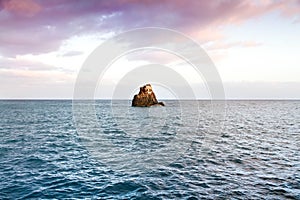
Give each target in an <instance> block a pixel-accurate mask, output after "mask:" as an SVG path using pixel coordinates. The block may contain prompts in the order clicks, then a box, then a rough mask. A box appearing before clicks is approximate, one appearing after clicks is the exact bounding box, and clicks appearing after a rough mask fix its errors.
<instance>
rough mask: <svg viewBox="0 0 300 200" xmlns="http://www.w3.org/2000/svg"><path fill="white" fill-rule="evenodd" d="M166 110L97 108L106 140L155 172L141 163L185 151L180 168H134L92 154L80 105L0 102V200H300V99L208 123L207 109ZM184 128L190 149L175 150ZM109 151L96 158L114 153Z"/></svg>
mask: <svg viewBox="0 0 300 200" xmlns="http://www.w3.org/2000/svg"><path fill="white" fill-rule="evenodd" d="M165 103H166V105H167V106H166V107H151V108H133V107H130V106H129V105H130V102H128V101H120V102H118V103H115V104H113V105H114V106H113V110H111V105H112V104H111V102H110V101H96V103H95V106H96V110H97V116H96V118H97V120H99V122H100V125H101V127H100V129H101V130H103V134H107V135H108V137H107V140H111V141H113V142H112V143H114V144H115V146H118V147H120V148H121V149H122V151H123V152H127V154H126V155H131V153H132V154H133V155H136V156H137V157H136V158H135V161H134V163H136V162H137V163H140V164H144V165H147V163H148V161H145V157H139V156H140V155H142V154H145V155H155V152H156V151H157V150H158V149H160V148H163V147H166V146H168V144H169V146H168V148H169V150H170V152H171V153H170V154H166V155H165V156H172V155H174V152H175V151H174V152H172V149H176V152H177V151H180V154H178V155H177V154H175V155H176V156H177V157H176V158H175V157H174V159H173V160H172V162H171V161H170V160H168V159H167V157H164V159H162V160H158V161H160V162H156V163H155V166H154V167H153V168H150V169H149V168H147V170H143V169H144V168H139V169H138V170H131V168H130V167H131V166H133V163H131V164H130V165H126V164H127V163H129V161H128V160H126V158H121V159H116V158H120V157H118V156H117V155H113V154H109V153H108V157H104V156H103V155H106V154H100V157H99V156H98V157H97V155H98V154H95V152H92V149H91V148H90V146H88V145H87V143H86V141H85V139H84V138H83V137H82V134H80V133H79V132H78V130H77V129H76V123H74V120H73V113H72V101H69V100H49V101H46V100H2V101H0V199H77V198H78V199H83V198H87V199H300V101H227V102H226V116H225V118H224V119H222V121H218V120H220V118H217V119H215V118H213V117H210V115H209V110H210V109H209V108H210V102H209V101H199V102H188V101H187V102H186V103H185V104H184V105H183V106H182V105H180V106H181V107H179V104H177V103H176V102H175V101H166V102H165ZM195 103H197V104H195ZM195 105H197V107H194V106H195ZM198 109H199V111H200V116H197V115H194V114H193V113H194V112H195V111H197V112H198ZM124 110H125V111H126V112H124ZM182 110H184V111H185V114H187V115H185V116H182V115H180V113H182ZM110 112H111V113H113V114H108V113H110ZM124 113H125V114H124ZM189 113H191V114H190V115H188V114H189ZM181 117H186V121H185V123H182V121H181ZM214 120H215V121H214ZM195 121H196V122H197V123H196V124H197V127H194V126H190V125H189V124H195V123H194V122H195ZM160 122H162V123H160ZM212 124H217V125H218V124H222V127H221V128H220V127H218V126H216V127H218V128H217V129H214V128H213V127H212ZM153 129H159V131H158V132H154V133H153V134H152V130H153ZM176 130H177V131H178V130H183V131H182V133H185V132H186V134H187V135H186V137H187V138H190V143H184V144H188V145H186V146H180V145H182V144H180V143H179V142H178V143H172V139H174V137H175V136H174V134H175V135H176ZM147 133H151V134H150V136H149V134H148V135H147V136H144V134H147ZM177 133H178V132H177ZM92 134H93V133H92ZM128 134H129V135H130V137H128ZM190 135H193V136H194V137H192V139H191V137H189V136H190ZM212 136H213V137H212ZM149 137H150V138H149ZM90 139H91V138H87V140H90ZM133 141H134V142H133ZM88 144H89V143H88ZM171 144H172V145H171ZM178 145H179V146H178ZM106 147H107V148H112V146H102V147H101V148H98V146H97V147H96V148H94V149H93V150H95V151H106V152H113V151H112V150H111V149H105V148H106ZM113 147H114V146H113ZM122 151H121V152H122ZM134 152H140V154H134ZM149 152H154V153H152V154H149ZM176 152H175V153H176ZM96 153H97V152H96ZM119 153H120V152H119ZM172 153H173V154H172ZM106 156H107V155H106ZM114 159H115V160H114ZM139 159H140V160H141V162H139ZM142 159H144V160H142ZM110 161H111V162H110ZM164 161H165V162H164ZM167 161H168V162H167ZM116 166H119V167H116Z"/></svg>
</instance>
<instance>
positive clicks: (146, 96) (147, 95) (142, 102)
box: [132, 84, 165, 107]
mask: <svg viewBox="0 0 300 200" xmlns="http://www.w3.org/2000/svg"><path fill="white" fill-rule="evenodd" d="M153 105H161V106H164V105H165V104H164V103H163V102H158V101H157V99H156V96H155V94H154V92H153V90H152V86H151V85H150V84H146V85H144V86H143V87H140V92H139V94H136V95H134V98H133V100H132V106H137V107H149V106H153Z"/></svg>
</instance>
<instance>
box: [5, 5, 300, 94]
mask: <svg viewBox="0 0 300 200" xmlns="http://www.w3.org/2000/svg"><path fill="white" fill-rule="evenodd" d="M143 27H160V28H167V29H172V30H175V31H178V32H180V33H182V34H184V35H186V36H187V37H189V38H192V39H193V40H194V41H195V42H197V43H198V44H199V45H200V46H201V47H202V48H203V49H204V50H205V52H206V53H207V54H208V56H209V57H210V58H211V60H212V61H213V63H214V65H215V67H216V68H217V70H218V72H219V74H220V77H221V79H222V81H223V85H224V90H225V97H226V98H227V99H300V56H299V55H300V54H299V52H300V1H299V0H244V1H242V0H241V1H239V0H212V1H207V0H191V1H182V0H160V1H153V0H143V1H141V0H107V1H106V0H89V1H85V0H80V1H73V0H51V1H44V0H0V30H1V31H0V98H1V99H24V98H25V99H72V97H73V90H74V84H75V82H76V77H77V75H78V73H79V71H80V69H81V67H82V65H83V63H84V62H85V60H86V59H87V58H88V56H89V55H90V54H91V53H92V52H93V50H94V49H95V48H97V47H98V46H99V45H101V44H102V43H103V42H104V41H106V40H107V39H109V38H112V37H114V36H116V35H118V34H120V33H122V32H125V31H128V30H132V29H136V28H143ZM138 39H139V40H141V41H142V40H147V39H148V38H143V37H141V38H138ZM167 39H168V38H162V41H163V40H167ZM151 62H152V63H159V64H161V63H163V64H167V63H168V65H174V63H179V64H178V65H183V66H182V69H183V70H182V71H179V73H181V74H182V76H183V77H184V78H185V79H187V80H189V81H191V80H192V81H191V83H190V85H191V87H193V88H195V91H196V93H197V92H198V93H199V94H198V93H197V94H196V96H197V98H209V91H207V88H205V84H203V80H200V79H201V78H200V79H199V84H197V83H195V82H197V80H198V79H197V77H193V76H194V73H193V72H192V71H190V72H189V69H190V66H188V65H187V64H182V63H180V62H179V61H178V58H172V55H167V53H166V52H153V51H152V52H148V51H142V50H141V51H140V52H135V53H133V54H132V55H128V56H124V57H122V58H120V59H119V60H117V61H116V62H115V63H113V64H112V66H111V69H110V70H108V71H107V74H106V75H105V76H104V77H103V78H102V80H100V81H99V84H100V86H99V87H98V90H100V92H99V98H111V96H112V95H113V92H112V90H113V89H114V86H116V85H118V83H120V84H124V83H122V82H121V81H120V79H121V78H122V76H125V74H126V72H128V71H130V70H132V69H133V68H138V67H139V66H141V65H145V64H147V63H151ZM154 68H155V69H157V68H156V67H154ZM126 84H130V82H129V83H128V82H127V83H126ZM156 86H157V88H156V89H157V92H158V93H159V95H157V96H160V97H161V98H172V95H170V94H171V93H172V92H171V91H170V90H169V91H166V89H167V87H165V88H164V87H161V86H159V84H157V85H156ZM138 87H139V86H133V88H138ZM178 87H180V85H179V86H178ZM154 90H155V87H154ZM129 92H130V95H131V94H132V93H134V91H129ZM96 94H98V93H97V92H96ZM96 94H95V96H97V95H96ZM128 94H129V93H128V92H127V96H128ZM122 95H123V96H122ZM122 95H120V96H118V98H122V97H124V95H125V94H122ZM125 96H126V95H125ZM97 97H98V96H97ZM173 97H174V96H173ZM187 98H188V97H187Z"/></svg>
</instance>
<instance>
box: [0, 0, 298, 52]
mask: <svg viewBox="0 0 300 200" xmlns="http://www.w3.org/2000/svg"><path fill="white" fill-rule="evenodd" d="M276 9H277V10H279V11H281V12H283V14H285V13H287V12H288V10H289V9H291V10H292V11H293V12H292V13H293V14H294V15H297V13H299V12H296V11H299V3H298V4H296V3H295V1H293V0H286V1H276V2H273V3H272V2H271V3H254V2H253V1H250V0H246V1H233V0H227V1H204V0H203V1H202V0H200V1H199V0H193V1H188V2H187V1H181V0H174V1H170V0H161V1H159V2H158V1H151V0H145V1H139V0H111V1H101V0H89V1H73V0H51V1H43V0H0V27H1V32H0V54H1V55H4V56H11V57H14V56H16V55H18V54H27V53H31V54H39V53H47V52H51V51H55V50H57V49H58V48H59V47H60V46H61V44H62V42H63V41H64V40H66V39H68V38H70V37H72V36H75V35H83V34H90V33H103V32H110V31H112V32H119V31H123V30H128V29H131V28H137V27H144V26H159V27H166V28H172V29H176V30H179V31H183V32H184V33H188V34H190V35H191V36H195V35H197V32H198V31H201V29H205V28H206V27H207V26H219V25H224V24H232V23H241V22H243V21H245V20H247V19H249V18H251V17H253V16H259V15H262V14H264V13H266V12H269V11H272V10H276Z"/></svg>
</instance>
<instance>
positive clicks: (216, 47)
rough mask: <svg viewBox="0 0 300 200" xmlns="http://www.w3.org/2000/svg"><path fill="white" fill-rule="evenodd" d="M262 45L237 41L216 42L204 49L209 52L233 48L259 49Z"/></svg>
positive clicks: (254, 42)
mask: <svg viewBox="0 0 300 200" xmlns="http://www.w3.org/2000/svg"><path fill="white" fill-rule="evenodd" d="M261 45H262V43H260V42H256V41H236V42H222V41H216V42H214V43H211V44H207V45H205V46H204V48H205V49H207V50H225V49H230V48H233V47H241V48H244V47H257V46H261Z"/></svg>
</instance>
